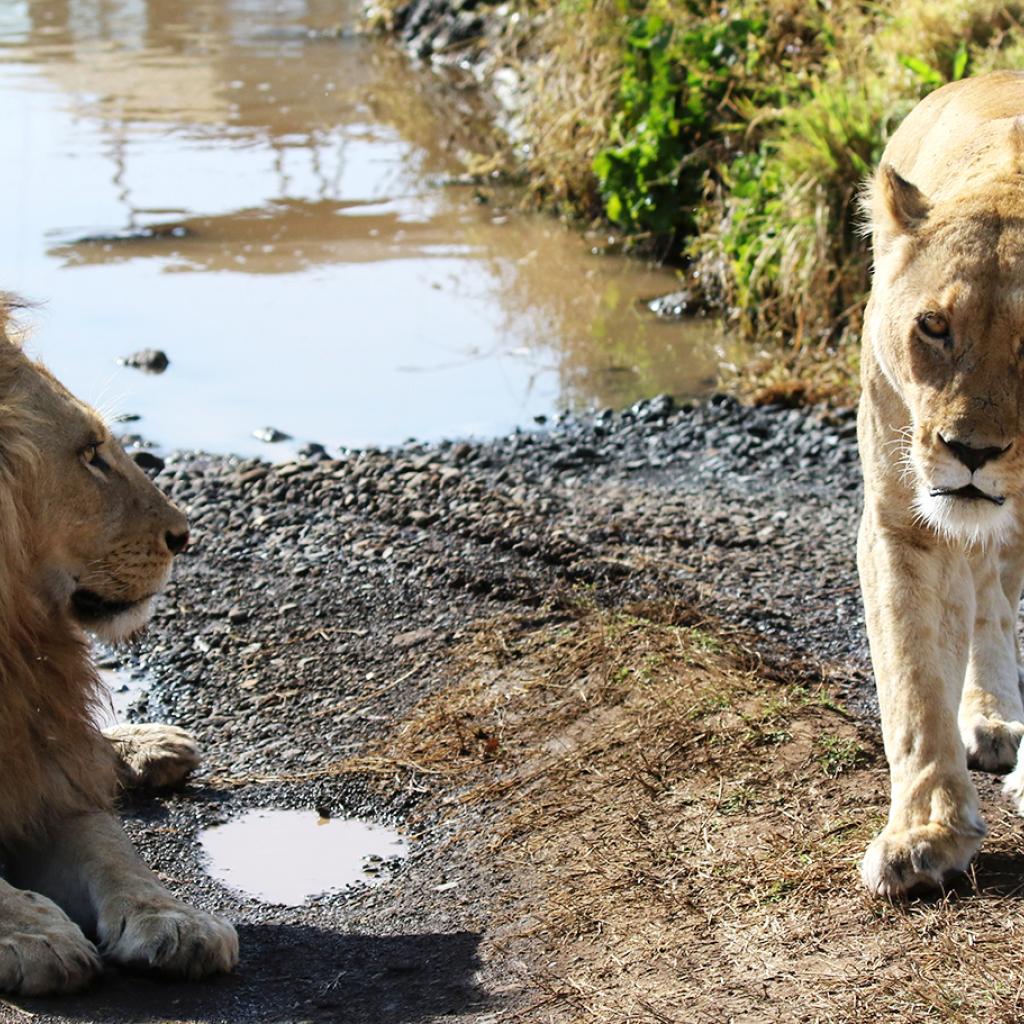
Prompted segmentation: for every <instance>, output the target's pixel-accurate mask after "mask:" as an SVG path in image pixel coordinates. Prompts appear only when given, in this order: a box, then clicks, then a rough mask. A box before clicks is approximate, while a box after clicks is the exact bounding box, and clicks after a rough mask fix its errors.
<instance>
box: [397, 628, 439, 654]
mask: <svg viewBox="0 0 1024 1024" xmlns="http://www.w3.org/2000/svg"><path fill="white" fill-rule="evenodd" d="M433 635H434V631H433V630H432V629H410V630H409V631H408V632H406V633H398V634H396V635H395V636H393V637H392V638H391V646H392V647H397V648H398V650H400V651H407V650H409V649H410V648H412V647H418V646H419V645H420V644H424V643H426V642H427V641H428V640H430V639H431V638H432V637H433Z"/></svg>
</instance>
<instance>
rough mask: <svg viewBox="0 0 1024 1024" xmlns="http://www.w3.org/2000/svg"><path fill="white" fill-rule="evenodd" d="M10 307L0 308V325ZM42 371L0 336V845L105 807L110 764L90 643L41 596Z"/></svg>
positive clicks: (109, 796)
mask: <svg viewBox="0 0 1024 1024" xmlns="http://www.w3.org/2000/svg"><path fill="white" fill-rule="evenodd" d="M9 309H10V305H9V303H8V302H7V301H2V300H0V324H3V325H6V323H7V322H8V319H9ZM39 372H40V371H39V370H38V369H37V368H36V366H35V365H34V364H33V363H32V362H31V361H30V360H29V359H28V358H27V357H26V356H25V355H24V354H22V352H21V351H20V350H19V349H18V348H17V347H15V345H14V344H12V343H11V342H10V341H9V340H8V338H7V335H6V332H5V331H3V329H2V328H0V779H3V792H2V794H0V837H2V839H3V840H4V841H8V840H10V839H13V838H16V837H18V836H20V835H23V834H25V833H26V832H27V831H30V830H32V829H35V828H37V827H39V826H41V825H43V824H45V822H46V820H47V819H48V818H49V817H51V816H57V815H61V814H66V813H68V812H69V811H75V810H84V809H88V808H95V807H104V806H107V805H109V804H110V802H111V799H112V797H113V792H114V778H115V776H114V768H113V758H112V755H111V753H110V751H109V748H108V745H107V744H105V743H104V742H103V740H102V737H101V736H100V734H99V732H98V730H97V728H96V726H95V724H94V720H93V711H94V708H95V706H96V703H97V700H98V697H99V693H100V692H101V691H100V690H99V686H100V681H99V678H98V676H97V674H96V670H95V669H94V667H93V665H92V663H91V661H90V658H89V651H88V646H87V641H86V640H85V638H84V636H83V635H82V634H81V632H80V631H79V630H78V628H77V627H76V626H75V625H74V624H73V623H72V622H71V621H70V619H69V618H68V616H67V614H66V612H64V611H62V610H60V609H57V608H56V607H51V606H49V605H48V603H47V602H46V601H45V599H44V598H43V597H42V596H41V595H40V590H39V586H38V582H39V581H38V575H39V572H40V552H41V550H42V544H43V541H44V538H43V537H41V536H39V535H38V529H37V528H36V526H35V522H36V519H37V517H36V516H35V515H34V514H33V501H34V495H33V490H34V482H35V479H36V476H37V468H38V465H39V460H40V458H41V453H40V452H39V451H37V450H36V445H35V444H34V443H33V441H32V440H31V436H32V435H31V434H30V433H29V431H28V430H27V429H26V428H27V425H28V424H29V423H30V422H32V421H33V418H34V414H33V410H32V409H31V408H29V403H28V396H27V392H26V390H25V388H24V385H23V382H24V381H26V380H27V379H28V377H29V376H30V375H32V374H37V373H39Z"/></svg>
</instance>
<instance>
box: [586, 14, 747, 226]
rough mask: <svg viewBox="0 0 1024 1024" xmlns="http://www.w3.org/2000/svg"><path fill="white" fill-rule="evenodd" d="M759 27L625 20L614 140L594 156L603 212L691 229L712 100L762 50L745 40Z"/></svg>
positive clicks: (627, 222) (714, 110) (617, 219)
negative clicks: (627, 22) (685, 25)
mask: <svg viewBox="0 0 1024 1024" xmlns="http://www.w3.org/2000/svg"><path fill="white" fill-rule="evenodd" d="M759 28H760V23H759V22H757V21H755V20H751V19H748V18H739V17H737V18H730V19H724V20H721V21H704V22H697V23H695V24H694V25H693V26H692V27H691V28H690V29H689V30H687V31H681V30H680V29H678V28H677V27H676V26H674V25H673V24H672V23H671V22H669V21H667V20H666V19H665V18H663V17H661V16H660V15H653V14H652V15H644V16H641V17H638V18H635V19H633V20H632V21H631V22H630V26H629V30H628V32H627V34H626V40H625V47H624V55H623V71H622V79H621V83H620V86H619V91H618V97H617V107H618V113H617V114H616V116H615V118H614V121H613V124H612V126H611V131H610V137H611V139H612V141H613V144H612V145H610V146H608V147H607V148H605V149H603V150H602V151H601V152H599V153H598V154H597V156H596V157H595V158H594V162H593V170H594V174H595V176H596V178H597V184H598V188H599V190H600V193H601V196H602V198H603V200H604V204H605V212H606V214H607V216H608V218H609V220H611V221H612V222H614V223H615V224H618V225H619V226H620V227H622V228H625V229H627V230H629V231H632V232H646V233H649V234H654V235H675V234H678V233H681V234H688V233H690V232H692V231H693V229H694V225H695V220H694V216H693V208H694V206H695V205H696V204H697V202H698V201H699V200H700V198H701V194H702V191H703V184H704V177H705V175H706V174H707V170H708V166H709V163H710V160H709V146H710V144H711V142H712V140H713V124H714V122H715V120H716V118H719V119H720V117H721V114H720V113H719V105H720V103H721V101H722V100H723V98H724V96H725V95H726V92H727V91H728V88H729V85H730V82H732V80H733V79H734V77H739V76H740V73H741V72H742V75H743V76H744V77H745V76H746V75H749V74H750V73H751V72H752V70H753V65H754V64H756V62H757V61H758V60H759V59H760V55H759V52H758V50H757V48H756V47H754V46H752V45H750V40H751V38H752V36H753V35H754V34H756V33H757V31H758V30H759Z"/></svg>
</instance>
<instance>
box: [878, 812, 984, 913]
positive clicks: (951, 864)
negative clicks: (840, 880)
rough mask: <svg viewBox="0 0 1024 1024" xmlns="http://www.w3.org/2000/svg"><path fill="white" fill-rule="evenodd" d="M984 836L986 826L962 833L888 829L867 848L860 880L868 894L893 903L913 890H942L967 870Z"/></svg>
mask: <svg viewBox="0 0 1024 1024" xmlns="http://www.w3.org/2000/svg"><path fill="white" fill-rule="evenodd" d="M984 835H985V832H984V826H981V829H980V830H979V829H977V828H974V827H971V828H969V829H968V830H967V831H961V830H958V829H954V828H951V827H950V826H948V825H939V824H934V823H932V824H928V825H922V826H919V827H916V828H911V829H907V830H906V831H898V830H892V831H890V830H889V829H886V830H885V831H884V832H883V833H882V834H881V835H880V836H878V838H877V839H875V841H874V842H873V843H872V844H871V845H870V846H869V847H868V849H867V853H865V855H864V860H863V861H862V862H861V868H860V873H861V878H862V880H863V882H864V885H865V886H866V887H867V889H868V891H869V892H871V893H872V894H874V895H875V896H882V897H884V898H887V899H894V900H895V899H903V898H904V897H905V896H907V894H908V893H910V892H911V891H912V890H914V889H918V888H928V889H938V888H941V886H942V884H943V883H944V882H945V881H946V880H947V879H949V878H951V877H952V876H954V875H957V874H962V873H963V872H964V871H966V870H967V867H968V865H969V864H970V863H971V861H972V860H973V858H974V855H975V854H976V853H977V852H978V849H979V847H980V846H981V840H982V839H983V838H984Z"/></svg>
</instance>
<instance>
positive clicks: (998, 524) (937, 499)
mask: <svg viewBox="0 0 1024 1024" xmlns="http://www.w3.org/2000/svg"><path fill="white" fill-rule="evenodd" d="M914 508H915V509H916V511H917V513H918V514H919V515H920V517H921V519H922V520H923V521H924V522H925V523H926V524H927V525H928V526H930V527H931V528H932V529H933V530H934V531H935V532H936V533H938V534H940V535H941V536H943V537H946V538H947V539H949V540H955V541H960V542H961V543H965V544H968V545H971V546H974V545H980V546H982V547H987V546H989V545H998V544H1001V543H1002V542H1003V541H1005V540H1006V539H1007V538H1008V537H1009V535H1010V534H1011V532H1012V531H1013V528H1014V526H1015V523H1016V514H1015V510H1014V502H1013V501H1012V499H1011V500H1007V501H1005V502H1003V504H1000V505H997V504H995V503H994V502H992V501H980V500H976V499H972V498H969V497H961V496H958V495H957V494H931V493H929V491H928V489H927V488H924V487H922V488H921V489H920V490H919V491H918V493H917V498H916V500H915V501H914Z"/></svg>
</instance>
